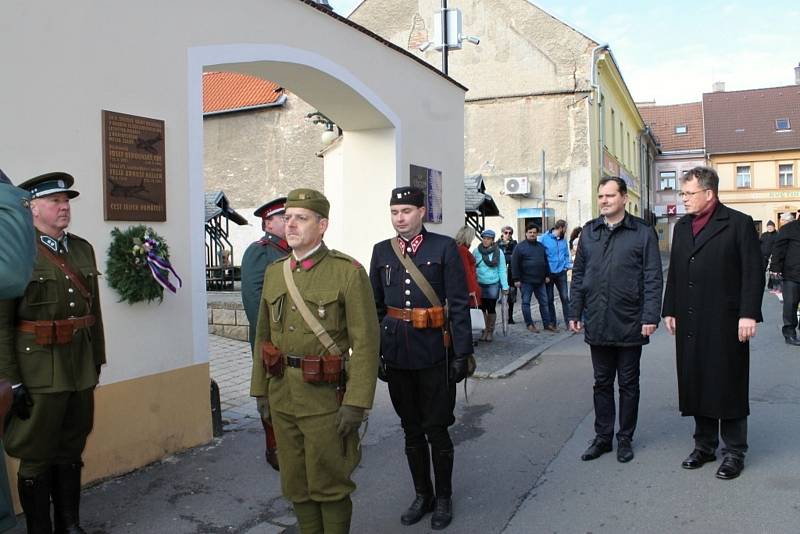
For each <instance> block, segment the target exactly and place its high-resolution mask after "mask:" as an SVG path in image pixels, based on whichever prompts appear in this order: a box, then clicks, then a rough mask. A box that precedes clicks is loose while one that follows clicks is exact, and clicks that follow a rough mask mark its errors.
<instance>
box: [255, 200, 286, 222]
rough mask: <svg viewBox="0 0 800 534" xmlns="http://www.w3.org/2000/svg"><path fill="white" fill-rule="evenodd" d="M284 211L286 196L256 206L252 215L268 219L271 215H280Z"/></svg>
mask: <svg viewBox="0 0 800 534" xmlns="http://www.w3.org/2000/svg"><path fill="white" fill-rule="evenodd" d="M284 211H286V197H278V198H276V199H274V200H270V201H269V202H267V203H266V204H264V205H263V206H261V207H260V208H258V209H257V210H256V211H254V212H253V215H255V216H256V217H261V218H262V219H269V218H270V217H272V216H273V215H280V214H281V213H283V212H284Z"/></svg>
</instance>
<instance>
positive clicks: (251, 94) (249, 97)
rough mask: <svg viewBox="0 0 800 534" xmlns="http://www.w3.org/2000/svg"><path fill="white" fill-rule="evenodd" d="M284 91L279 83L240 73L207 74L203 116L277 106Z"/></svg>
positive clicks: (204, 82)
mask: <svg viewBox="0 0 800 534" xmlns="http://www.w3.org/2000/svg"><path fill="white" fill-rule="evenodd" d="M282 95H283V90H282V89H281V88H280V86H279V85H278V84H276V83H275V82H271V81H269V80H264V79H261V78H257V77H255V76H249V75H247V74H239V73H237V72H204V73H203V113H213V112H219V111H233V110H237V109H243V108H250V107H255V106H265V105H269V104H275V103H277V102H278V100H279V99H280V97H281V96H282Z"/></svg>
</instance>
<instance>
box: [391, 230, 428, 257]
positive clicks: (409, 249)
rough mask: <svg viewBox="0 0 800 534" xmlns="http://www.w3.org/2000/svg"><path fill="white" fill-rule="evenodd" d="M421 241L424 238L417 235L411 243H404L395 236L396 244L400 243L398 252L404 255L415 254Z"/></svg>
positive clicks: (403, 240) (404, 241)
mask: <svg viewBox="0 0 800 534" xmlns="http://www.w3.org/2000/svg"><path fill="white" fill-rule="evenodd" d="M423 239H425V238H424V236H423V235H422V234H417V236H416V237H415V238H413V239H412V240H411V241H406V240H405V239H403V238H402V237H400V236H397V242H398V243H400V250H402V251H403V254H404V255H405V254H408V253H411V255H414V254H416V253H417V249H419V246H420V245H421V244H422V240H423Z"/></svg>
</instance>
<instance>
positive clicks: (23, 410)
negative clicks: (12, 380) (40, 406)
mask: <svg viewBox="0 0 800 534" xmlns="http://www.w3.org/2000/svg"><path fill="white" fill-rule="evenodd" d="M13 393H14V400H13V401H12V402H11V413H12V414H14V415H15V416H17V417H19V418H20V419H23V420H25V419H29V418H30V416H31V407H32V406H33V399H32V398H31V395H30V393H28V390H27V389H26V388H25V386H24V385H20V386H19V387H17V388H14V391H13Z"/></svg>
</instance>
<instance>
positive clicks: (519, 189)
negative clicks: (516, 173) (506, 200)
mask: <svg viewBox="0 0 800 534" xmlns="http://www.w3.org/2000/svg"><path fill="white" fill-rule="evenodd" d="M530 192H531V190H530V186H529V184H528V178H527V177H519V178H506V179H505V182H504V183H503V193H505V194H506V195H527V194H528V193H530Z"/></svg>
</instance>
